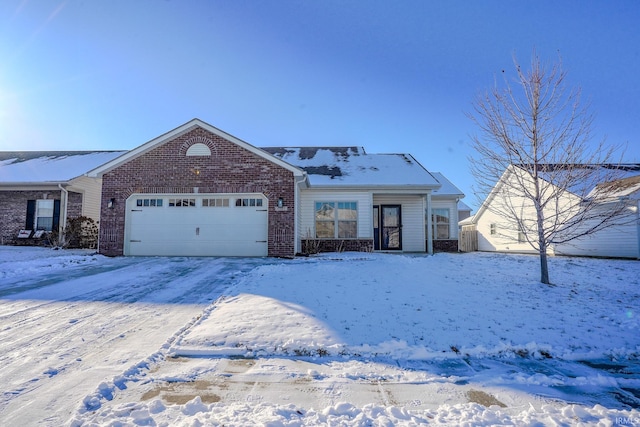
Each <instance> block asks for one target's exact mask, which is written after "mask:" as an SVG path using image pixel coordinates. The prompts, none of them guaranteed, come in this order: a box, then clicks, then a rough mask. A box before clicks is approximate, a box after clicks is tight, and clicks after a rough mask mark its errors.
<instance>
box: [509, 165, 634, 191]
mask: <svg viewBox="0 0 640 427" xmlns="http://www.w3.org/2000/svg"><path fill="white" fill-rule="evenodd" d="M516 166H518V167H520V168H523V169H525V170H528V169H530V168H528V167H527V165H516ZM539 167H541V168H542V170H541V171H540V172H539V176H540V178H542V179H544V180H545V181H547V182H550V183H552V184H554V185H557V183H558V182H565V180H566V177H565V176H563V175H564V174H566V173H570V172H571V171H572V170H575V169H590V170H592V171H593V179H588V180H585V181H580V182H575V183H572V185H571V186H570V187H569V188H568V190H569V191H571V192H572V193H573V194H575V195H577V196H580V197H586V198H589V197H590V196H592V195H593V194H595V193H596V192H597V191H601V190H602V189H603V188H604V189H606V190H607V191H608V192H609V194H608V195H609V196H610V197H622V196H624V195H628V194H630V193H628V192H627V191H628V190H629V186H628V185H627V184H629V183H631V185H632V186H633V181H632V180H631V181H629V180H630V179H632V178H634V177H638V176H640V163H623V164H606V163H603V164H577V165H562V164H543V165H539ZM612 183H613V184H612ZM596 190H597V191H596ZM631 190H632V191H631V193H633V192H635V191H636V190H638V188H637V186H636V188H635V190H633V188H631ZM618 193H620V194H618ZM625 193H626V194H625Z"/></svg>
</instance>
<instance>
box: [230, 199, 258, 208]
mask: <svg viewBox="0 0 640 427" xmlns="http://www.w3.org/2000/svg"><path fill="white" fill-rule="evenodd" d="M236 206H237V207H253V206H255V207H261V206H262V199H259V198H258V199H236Z"/></svg>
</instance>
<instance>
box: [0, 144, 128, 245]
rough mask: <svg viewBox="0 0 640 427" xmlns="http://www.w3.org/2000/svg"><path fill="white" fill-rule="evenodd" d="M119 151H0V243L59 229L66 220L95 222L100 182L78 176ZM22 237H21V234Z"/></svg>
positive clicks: (98, 211)
mask: <svg viewBox="0 0 640 427" xmlns="http://www.w3.org/2000/svg"><path fill="white" fill-rule="evenodd" d="M121 154H123V152H117V151H103V152H86V151H73V152H69V151H65V152H58V151H47V152H37V151H31V152H15V151H11V152H7V151H5V152H0V244H3V245H5V244H14V243H16V241H17V240H16V239H17V236H18V235H19V234H20V231H21V230H27V231H28V234H27V235H26V236H27V237H25V242H27V240H28V239H32V240H34V235H35V234H36V231H37V230H40V232H42V231H44V232H51V231H59V230H60V228H61V227H63V226H64V224H65V223H66V220H67V218H72V217H77V216H86V217H88V218H92V219H93V220H95V221H98V220H99V218H100V199H99V197H100V196H99V194H100V181H99V179H95V178H89V177H87V176H85V175H84V174H85V173H86V171H87V170H88V169H91V168H93V167H96V166H99V165H101V164H103V163H105V162H107V161H109V160H111V159H113V158H115V157H117V156H119V155H121ZM23 235H24V233H23Z"/></svg>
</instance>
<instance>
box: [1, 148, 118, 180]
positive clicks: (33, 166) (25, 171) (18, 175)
mask: <svg viewBox="0 0 640 427" xmlns="http://www.w3.org/2000/svg"><path fill="white" fill-rule="evenodd" d="M125 152H126V151H2V152H0V183H21V182H25V183H26V182H29V183H35V182H42V183H45V182H65V181H69V180H71V179H73V178H76V177H79V176H81V175H83V174H85V173H86V172H87V171H89V170H90V169H92V168H95V167H97V166H100V165H102V164H104V163H106V162H108V161H110V160H112V159H114V158H116V157H118V156H120V155H122V154H124V153H125Z"/></svg>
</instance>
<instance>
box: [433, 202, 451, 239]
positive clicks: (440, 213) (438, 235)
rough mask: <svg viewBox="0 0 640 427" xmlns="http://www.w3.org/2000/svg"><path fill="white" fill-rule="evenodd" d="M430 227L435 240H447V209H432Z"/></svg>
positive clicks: (448, 236)
mask: <svg viewBox="0 0 640 427" xmlns="http://www.w3.org/2000/svg"><path fill="white" fill-rule="evenodd" d="M431 226H432V227H433V238H434V239H435V240H448V239H449V238H450V234H449V209H432V210H431Z"/></svg>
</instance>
